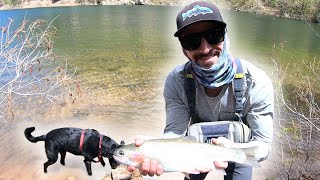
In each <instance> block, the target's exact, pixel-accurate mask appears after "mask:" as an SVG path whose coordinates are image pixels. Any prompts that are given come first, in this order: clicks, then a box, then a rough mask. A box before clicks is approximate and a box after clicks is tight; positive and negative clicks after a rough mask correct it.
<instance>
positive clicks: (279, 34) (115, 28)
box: [0, 6, 320, 179]
mask: <svg viewBox="0 0 320 180" xmlns="http://www.w3.org/2000/svg"><path fill="white" fill-rule="evenodd" d="M179 10H180V8H179V7H163V6H81V7H58V8H41V9H26V10H10V11H0V26H3V25H4V24H6V23H7V22H8V20H7V18H13V19H14V23H19V22H21V20H22V18H24V17H25V18H26V19H29V20H36V19H45V20H47V21H48V22H50V21H51V20H53V19H54V18H56V17H57V19H56V20H55V21H54V22H53V26H55V27H56V28H57V29H58V33H57V35H56V37H55V49H54V50H55V53H56V54H57V55H58V56H59V61H60V62H64V60H66V59H67V60H68V63H69V68H70V70H75V69H76V70H77V72H76V74H75V76H74V79H76V80H77V81H78V82H79V83H80V84H81V89H82V91H83V95H82V96H81V97H79V98H78V99H77V100H76V101H75V103H74V104H68V103H66V104H56V105H54V106H53V107H47V106H46V107H37V105H38V102H34V103H32V104H27V105H26V106H25V107H26V108H25V109H18V110H16V119H15V120H5V119H3V120H1V129H0V137H1V140H0V153H1V156H0V169H1V170H0V179H66V177H68V176H74V177H76V179H101V178H102V177H103V176H104V175H105V174H106V173H109V172H110V167H108V166H107V167H106V168H103V167H102V166H101V165H98V164H94V165H92V169H93V176H92V177H89V176H87V174H86V170H85V166H84V163H83V161H82V160H83V158H82V157H76V156H74V155H71V154H67V158H66V166H65V167H63V166H62V165H60V164H59V163H58V162H57V163H56V164H54V165H52V166H50V167H49V168H48V173H47V174H44V173H43V163H44V162H45V161H46V156H45V152H44V143H43V142H38V143H36V144H32V143H30V142H29V141H27V140H26V139H25V137H24V135H23V131H24V129H25V128H26V127H29V126H35V127H36V130H35V132H34V133H33V134H34V135H42V134H45V133H47V132H48V131H50V130H52V129H54V128H58V127H64V126H76V127H80V128H94V129H97V130H98V131H99V132H101V133H102V134H105V135H107V136H110V137H112V138H113V139H115V140H116V141H117V142H120V140H122V139H124V140H125V141H126V142H133V140H134V138H135V136H137V135H148V136H158V137H159V136H161V134H162V132H163V128H164V125H165V122H164V121H165V112H164V101H163V98H162V90H163V84H164V79H165V77H166V75H167V74H168V73H169V71H170V70H171V69H172V68H173V67H174V66H176V65H178V64H182V63H184V62H186V61H187V59H186V58H185V57H184V55H183V53H182V52H181V47H180V45H179V43H178V40H177V39H176V38H174V37H173V33H174V32H175V17H176V14H177V12H178V11H179ZM223 17H224V19H225V21H226V22H227V24H228V34H229V37H230V41H231V52H233V55H234V56H236V57H240V58H243V59H247V60H249V61H252V62H253V63H255V64H256V65H257V66H258V67H260V68H262V69H264V70H265V71H266V72H267V73H268V74H270V76H272V71H273V69H274V68H273V62H272V59H271V57H272V52H273V51H272V47H273V46H274V45H275V47H276V50H277V51H278V50H280V47H281V45H280V43H282V44H284V48H283V51H284V52H285V53H283V54H282V56H281V57H282V58H281V59H279V61H280V63H281V64H285V63H287V62H288V61H292V62H295V63H298V64H299V63H301V60H302V59H304V58H306V57H309V58H310V57H312V59H313V58H316V59H317V60H319V59H320V38H319V37H317V36H316V35H315V33H314V32H313V31H312V28H314V29H315V30H316V31H318V32H319V31H320V28H319V26H318V25H314V24H313V25H311V27H312V28H310V26H309V25H308V24H307V23H305V22H303V21H296V20H289V19H284V18H277V17H271V16H262V15H254V14H247V13H242V12H234V11H223ZM39 104H40V103H39ZM272 168H274V167H273V166H272V160H269V161H266V162H263V163H262V167H261V168H257V169H255V171H254V177H255V178H254V179H257V178H258V177H259V178H258V179H261V178H266V177H270V176H273V173H270V172H273V170H272ZM210 174H211V173H210ZM173 175H174V176H172V174H169V175H167V174H166V175H164V176H161V177H160V178H159V179H172V177H175V176H176V177H179V178H180V179H181V178H182V177H183V176H182V175H180V174H179V173H173ZM211 176H215V174H214V173H213V175H211ZM217 176H221V175H217Z"/></svg>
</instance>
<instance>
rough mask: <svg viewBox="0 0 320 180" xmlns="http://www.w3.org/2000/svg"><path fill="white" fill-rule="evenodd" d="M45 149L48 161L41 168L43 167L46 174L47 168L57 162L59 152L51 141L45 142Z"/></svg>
mask: <svg viewBox="0 0 320 180" xmlns="http://www.w3.org/2000/svg"><path fill="white" fill-rule="evenodd" d="M45 149H46V154H47V158H48V161H47V162H45V163H44V164H43V167H44V172H45V173H46V172H47V168H48V166H50V165H52V164H54V163H55V162H57V160H58V154H59V152H58V151H57V148H56V147H55V145H54V143H53V142H52V141H46V142H45Z"/></svg>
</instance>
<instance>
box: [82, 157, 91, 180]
mask: <svg viewBox="0 0 320 180" xmlns="http://www.w3.org/2000/svg"><path fill="white" fill-rule="evenodd" d="M83 162H84V164H85V165H86V168H87V172H88V174H89V176H91V175H92V171H91V161H90V160H89V159H87V158H85V159H84V160H83Z"/></svg>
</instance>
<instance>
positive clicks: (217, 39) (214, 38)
mask: <svg viewBox="0 0 320 180" xmlns="http://www.w3.org/2000/svg"><path fill="white" fill-rule="evenodd" d="M224 34H225V31H224V29H214V30H209V31H207V32H206V33H205V38H206V40H207V41H208V43H209V44H211V45H214V44H218V43H221V42H222V41H224Z"/></svg>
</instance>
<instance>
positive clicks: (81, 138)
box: [79, 129, 86, 152]
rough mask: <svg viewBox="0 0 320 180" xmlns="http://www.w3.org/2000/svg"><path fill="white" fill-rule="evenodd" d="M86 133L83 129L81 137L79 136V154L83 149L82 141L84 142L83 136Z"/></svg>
mask: <svg viewBox="0 0 320 180" xmlns="http://www.w3.org/2000/svg"><path fill="white" fill-rule="evenodd" d="M85 133H86V130H85V129H82V132H81V136H80V147H79V148H80V152H82V147H83V140H84V134H85Z"/></svg>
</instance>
